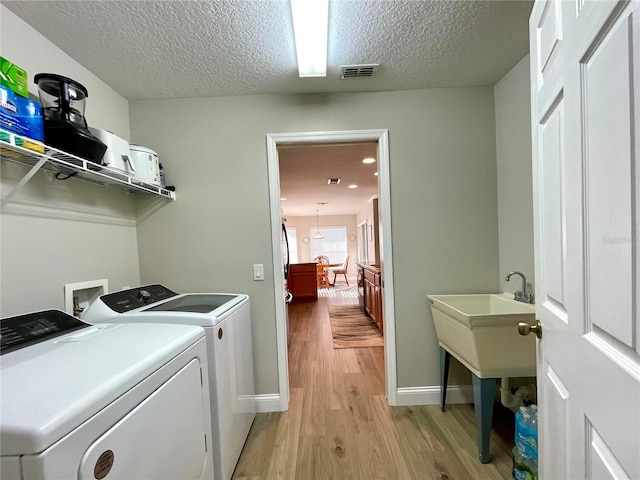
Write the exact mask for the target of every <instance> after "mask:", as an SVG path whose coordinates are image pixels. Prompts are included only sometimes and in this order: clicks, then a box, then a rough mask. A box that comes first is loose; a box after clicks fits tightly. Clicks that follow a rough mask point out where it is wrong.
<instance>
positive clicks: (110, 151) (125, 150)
mask: <svg viewBox="0 0 640 480" xmlns="http://www.w3.org/2000/svg"><path fill="white" fill-rule="evenodd" d="M89 130H90V131H91V133H92V134H93V136H94V137H96V138H97V139H98V140H100V141H101V142H102V143H104V144H105V145H106V146H107V151H106V152H104V156H103V157H102V165H104V166H105V167H109V168H111V169H114V170H117V171H119V172H122V173H125V174H127V175H134V176H135V174H136V167H135V164H134V163H133V161H132V160H131V157H130V152H129V142H127V141H126V140H125V139H124V138H120V137H118V136H117V135H114V134H113V133H111V132H109V131H108V130H102V129H100V128H93V127H89Z"/></svg>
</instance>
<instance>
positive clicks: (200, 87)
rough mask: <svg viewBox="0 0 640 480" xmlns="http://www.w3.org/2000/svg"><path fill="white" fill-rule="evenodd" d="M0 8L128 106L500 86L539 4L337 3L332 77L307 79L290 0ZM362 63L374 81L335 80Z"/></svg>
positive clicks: (522, 50)
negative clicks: (152, 101)
mask: <svg viewBox="0 0 640 480" xmlns="http://www.w3.org/2000/svg"><path fill="white" fill-rule="evenodd" d="M2 4H3V5H5V6H7V7H8V8H9V9H10V10H12V11H13V12H14V13H16V14H17V15H18V16H20V17H21V18H23V19H24V20H25V21H26V22H28V23H29V24H31V25H32V26H33V27H34V28H35V29H36V30H38V31H39V32H40V33H42V34H43V35H44V36H45V37H46V38H48V39H49V40H50V41H52V42H53V43H54V44H56V45H57V46H58V47H60V48H61V49H62V50H64V51H65V52H67V53H68V54H69V55H71V56H72V57H73V58H74V59H76V60H77V61H78V62H80V63H81V64H82V65H84V66H85V67H86V68H87V69H89V70H90V71H91V72H93V73H94V74H96V75H97V76H98V77H99V78H101V79H102V80H103V81H105V82H106V83H107V84H108V85H110V86H111V87H112V88H113V89H115V90H116V91H117V92H119V93H120V94H121V95H123V96H124V97H126V98H128V99H142V98H169V97H202V96H226V95H244V94H260V93H312V92H313V93H318V92H351V91H373V90H400V89H415V88H434V87H461V86H479V85H493V84H495V83H496V82H497V81H498V80H499V79H500V78H501V77H502V76H503V75H504V74H505V73H506V72H508V71H509V69H510V68H511V67H513V66H514V65H515V64H516V62H517V61H518V60H520V59H521V58H522V57H523V56H524V55H525V54H526V53H527V51H528V46H527V38H528V37H527V20H528V17H529V14H530V12H531V6H532V2H531V1H525V0H521V1H469V0H458V1H445V0H437V1H425V0H409V1H407V0H331V2H330V6H329V17H330V18H329V23H330V26H329V52H328V70H327V77H326V78H303V79H301V78H298V71H297V65H296V56H295V47H294V44H293V27H292V25H291V14H290V10H289V2H288V1H286V0H211V1H206V2H204V1H184V0H173V1H63V2H58V1H4V0H2ZM361 63H379V64H380V68H379V70H378V72H377V74H376V77H375V78H360V79H348V80H341V79H340V78H339V71H340V66H341V65H346V64H361ZM56 73H62V74H64V72H56Z"/></svg>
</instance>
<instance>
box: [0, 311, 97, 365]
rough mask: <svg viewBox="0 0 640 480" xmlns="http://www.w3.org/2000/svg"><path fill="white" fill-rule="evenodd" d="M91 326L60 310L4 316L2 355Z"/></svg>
mask: <svg viewBox="0 0 640 480" xmlns="http://www.w3.org/2000/svg"><path fill="white" fill-rule="evenodd" d="M89 326H90V325H88V324H86V323H84V322H82V321H80V320H78V319H77V318H76V317H72V316H71V315H69V314H66V313H64V312H61V311H60V310H46V311H44V312H34V313H27V314H26V315H18V316H17V317H8V318H3V319H2V320H0V355H4V354H5V353H9V352H13V351H15V350H19V349H21V348H24V347H28V346H30V345H35V344H36V343H40V342H43V341H45V340H49V339H51V338H54V337H58V336H60V335H64V334H66V333H69V332H73V331H74V330H79V329H81V328H86V327H89Z"/></svg>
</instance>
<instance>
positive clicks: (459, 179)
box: [0, 6, 533, 393]
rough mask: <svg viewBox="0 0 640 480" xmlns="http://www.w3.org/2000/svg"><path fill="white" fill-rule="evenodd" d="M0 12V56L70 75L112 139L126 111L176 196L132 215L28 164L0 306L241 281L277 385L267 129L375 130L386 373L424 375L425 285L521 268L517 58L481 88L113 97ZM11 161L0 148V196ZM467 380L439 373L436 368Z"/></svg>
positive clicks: (522, 149)
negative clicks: (384, 230) (389, 314)
mask: <svg viewBox="0 0 640 480" xmlns="http://www.w3.org/2000/svg"><path fill="white" fill-rule="evenodd" d="M0 9H2V12H1V14H2V15H1V17H2V19H1V21H2V24H1V26H2V29H1V30H2V32H1V37H0V40H1V44H0V46H1V48H2V50H1V52H0V53H2V55H3V56H5V57H7V58H9V59H10V60H12V61H14V62H15V63H17V64H18V65H21V66H23V67H25V68H26V69H27V71H28V74H29V75H30V77H31V76H32V75H33V74H35V73H37V72H40V71H54V72H57V73H61V74H65V75H68V76H70V77H72V78H75V79H76V80H78V81H80V82H82V83H83V84H85V85H86V86H87V87H88V88H89V91H90V94H91V96H90V99H89V101H88V104H87V118H88V120H89V123H90V124H92V125H94V126H98V127H101V128H106V129H110V130H112V131H114V132H115V133H117V134H118V135H120V136H122V137H124V138H127V139H129V138H130V137H129V121H131V140H133V141H136V142H138V143H141V144H144V145H147V146H149V147H152V148H154V149H156V150H157V151H158V152H159V154H160V158H161V160H162V161H163V163H164V164H165V167H166V175H167V178H168V182H169V184H175V185H176V186H177V188H178V192H177V193H178V201H177V202H173V203H167V204H165V205H162V206H161V207H160V208H159V210H157V211H156V212H155V213H154V214H152V215H150V216H149V217H148V218H147V217H146V216H145V217H140V216H138V217H137V218H138V219H140V218H145V219H144V220H142V221H141V223H140V224H139V225H138V226H137V227H136V215H137V214H138V212H139V211H140V209H141V207H142V206H143V204H145V203H147V202H146V201H142V202H140V201H134V200H133V199H132V198H131V197H130V196H126V195H122V194H120V193H114V192H110V191H107V190H104V189H101V188H97V187H95V186H91V185H85V184H82V183H81V182H77V181H69V182H59V181H55V180H53V179H52V178H51V175H48V174H38V175H37V176H36V178H34V179H33V180H32V181H31V182H30V183H29V184H28V186H27V188H25V190H24V191H23V192H22V193H21V194H20V196H18V197H17V198H16V201H15V202H12V203H11V204H9V206H8V207H7V208H6V209H5V210H4V211H3V213H2V216H1V217H0V220H1V282H2V283H1V290H2V294H1V297H0V300H1V312H0V313H1V314H2V315H3V316H6V315H12V314H17V313H21V312H24V311H28V310H36V309H40V308H51V307H57V308H62V301H63V290H62V286H63V285H64V284H65V283H70V282H80V281H86V280H93V279H99V278H105V277H107V278H108V279H109V285H110V289H111V290H116V289H119V288H121V287H123V286H125V285H136V284H140V283H146V282H151V281H160V282H165V283H167V284H168V285H170V286H172V287H173V288H175V289H177V290H180V291H216V290H220V291H241V292H246V293H248V294H249V295H251V298H252V310H253V321H254V345H255V351H256V371H257V375H258V392H259V393H275V392H277V372H276V350H275V348H276V347H275V318H274V316H275V313H274V295H273V288H274V287H273V284H272V280H271V279H272V272H273V265H272V261H271V258H272V253H271V252H272V245H271V237H270V221H269V206H268V201H269V195H268V184H267V161H266V148H265V135H266V134H267V133H283V132H309V131H335V130H351V129H364V128H388V129H389V131H390V137H389V138H390V182H391V196H392V197H391V206H392V218H391V219H390V228H391V229H392V238H393V250H394V266H395V277H394V278H393V279H389V278H387V279H386V281H393V282H394V287H395V292H396V302H395V303H396V312H395V316H396V324H397V325H396V330H397V331H396V333H397V351H398V386H399V387H412V386H418V387H419V386H433V385H437V384H438V383H439V380H438V356H437V342H436V338H435V331H434V328H433V323H432V319H431V315H430V312H429V309H428V307H427V304H426V298H425V297H426V295H427V294H429V293H434V294H436V293H468V292H494V291H497V290H499V289H502V290H507V291H512V289H513V288H512V287H514V286H513V285H501V284H500V280H501V279H502V278H503V277H504V274H505V273H506V271H505V270H508V269H519V270H522V271H523V272H524V273H525V274H527V276H528V278H530V280H531V281H533V248H532V246H531V243H529V245H527V242H531V241H532V240H530V239H532V234H530V233H529V232H530V231H531V224H532V222H531V219H530V218H527V217H526V215H527V214H525V215H524V216H522V215H521V213H522V212H523V211H525V212H528V211H529V210H530V209H531V206H530V202H531V200H530V199H531V194H530V192H531V169H530V156H531V153H530V140H529V135H530V130H529V125H528V122H529V101H528V94H529V93H528V92H529V86H528V85H529V83H528V76H527V73H526V72H525V70H526V69H527V68H528V66H527V65H526V63H527V60H526V59H525V60H523V62H521V63H520V64H518V65H517V66H516V67H515V68H514V70H513V71H512V72H510V73H509V74H507V76H505V78H504V79H503V80H502V81H501V82H500V83H499V84H498V85H496V87H495V89H493V88H491V87H487V88H467V89H436V90H415V91H402V92H385V93H361V94H336V95H302V96H295V95H291V96H273V95H263V96H246V97H228V98H206V99H191V100H170V101H164V100H162V101H160V100H158V101H136V102H131V105H129V103H128V102H127V101H126V99H124V98H122V97H121V96H119V95H118V94H117V93H115V92H114V91H113V90H111V89H110V88H109V87H108V86H107V85H105V84H104V83H103V82H101V81H100V80H99V79H97V78H96V77H95V76H94V75H92V74H91V73H90V72H88V71H87V70H86V69H84V67H82V66H81V65H79V64H77V62H75V61H74V60H73V59H71V58H70V57H68V56H67V55H66V54H64V52H62V51H60V50H59V49H57V47H55V46H54V45H53V44H51V43H50V42H48V41H47V40H46V39H44V37H42V36H41V35H40V34H38V33H37V32H35V31H33V29H31V27H29V26H28V25H27V24H25V23H24V22H22V20H20V19H18V18H17V17H16V16H15V15H13V14H12V13H11V12H10V11H9V10H7V9H6V8H5V7H3V6H0ZM32 93H35V89H34V88H33V86H32ZM494 95H495V99H494ZM129 107H130V108H131V114H130V118H129ZM494 112H495V118H494ZM494 126H496V127H495V128H494ZM496 145H497V146H496ZM496 156H497V166H496ZM23 173H24V168H23V167H21V166H16V165H14V164H10V163H9V162H6V161H4V160H3V162H2V193H3V194H5V193H6V191H7V189H8V188H10V187H11V186H12V185H13V184H15V182H17V181H18V179H19V178H20V176H21V175H22V174H23ZM514 212H518V214H515V213H514ZM498 218H499V219H500V224H499V226H498ZM527 229H528V230H529V232H528V231H527ZM498 236H499V237H500V255H499V253H498ZM527 256H528V259H527V260H526V261H525V257H527ZM253 263H264V264H265V278H266V280H265V281H264V282H253V281H252V268H251V265H252V264H253ZM139 269H140V270H139ZM139 272H140V273H139ZM34 292H35V293H34ZM466 381H467V379H466V377H464V376H463V375H462V372H461V371H460V372H458V373H456V372H454V378H453V379H452V383H466Z"/></svg>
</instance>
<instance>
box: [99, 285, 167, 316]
mask: <svg viewBox="0 0 640 480" xmlns="http://www.w3.org/2000/svg"><path fill="white" fill-rule="evenodd" d="M176 295H178V294H177V293H176V292H173V291H171V290H169V289H168V288H167V287H165V286H164V285H160V284H155V285H145V286H143V287H136V288H132V289H130V290H122V291H120V292H114V293H109V294H107V295H102V296H101V297H100V300H102V302H104V304H105V305H106V306H107V307H109V308H110V309H111V310H113V311H114V312H116V313H125V312H129V311H131V310H135V309H136V308H140V307H144V306H145V305H151V304H152V303H156V302H159V301H161V300H167V299H168V298H172V297H175V296H176Z"/></svg>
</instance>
